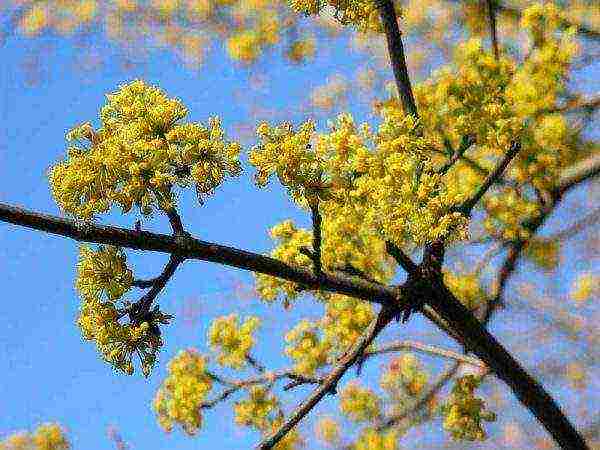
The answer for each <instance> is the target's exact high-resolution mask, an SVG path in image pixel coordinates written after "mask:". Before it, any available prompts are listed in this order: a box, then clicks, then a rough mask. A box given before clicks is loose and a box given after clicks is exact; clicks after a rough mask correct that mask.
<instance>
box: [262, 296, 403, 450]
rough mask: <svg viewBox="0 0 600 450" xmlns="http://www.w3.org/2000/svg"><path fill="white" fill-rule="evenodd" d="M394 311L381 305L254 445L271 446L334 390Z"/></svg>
mask: <svg viewBox="0 0 600 450" xmlns="http://www.w3.org/2000/svg"><path fill="white" fill-rule="evenodd" d="M393 317H394V311H392V310H391V309H389V308H386V307H382V309H381V311H380V312H379V314H378V316H377V318H375V319H374V320H373V321H372V322H371V324H370V325H369V327H368V328H367V329H366V330H365V332H364V333H363V335H362V336H361V337H360V338H359V339H357V341H356V342H355V343H354V345H353V346H352V347H351V348H350V350H349V351H348V352H347V353H346V355H344V357H343V358H342V360H341V361H340V362H339V364H338V365H337V366H335V367H334V369H333V370H332V371H331V372H330V373H329V374H328V375H327V376H326V377H325V379H324V381H323V383H322V384H321V385H320V386H319V387H318V388H317V389H315V391H314V392H313V393H312V394H311V395H310V396H309V397H308V398H307V399H306V400H305V401H304V402H302V404H301V405H300V406H298V408H296V410H295V411H294V412H293V413H292V415H291V416H290V417H289V418H288V419H287V420H286V421H284V422H283V424H281V426H280V427H279V428H278V429H277V430H276V431H275V432H274V433H273V434H271V435H270V436H268V437H267V438H265V439H264V440H263V441H262V442H261V443H260V444H258V446H257V447H256V448H257V449H259V450H267V449H271V448H273V447H274V446H275V445H276V444H277V443H278V442H279V441H280V440H281V439H283V437H284V436H285V435H286V434H287V433H288V432H289V431H290V430H291V429H292V428H293V427H294V426H295V425H296V424H297V423H298V422H300V420H302V418H303V417H305V416H306V415H307V414H308V413H309V412H310V411H311V410H312V409H313V408H314V407H315V406H316V405H317V404H318V403H319V402H320V401H321V399H322V398H323V397H325V395H327V394H329V393H331V392H332V391H334V390H335V387H336V385H337V383H338V381H339V380H340V378H342V376H343V375H344V374H345V373H346V371H347V370H348V369H350V367H352V366H353V365H354V363H356V362H357V361H358V360H359V359H360V358H361V356H362V355H363V353H364V351H365V349H366V348H367V347H368V346H369V345H370V344H371V342H373V340H374V339H375V337H377V335H378V334H379V332H380V331H381V330H383V329H384V328H385V326H386V325H387V324H388V323H389V322H390V321H391V320H392V318H393Z"/></svg>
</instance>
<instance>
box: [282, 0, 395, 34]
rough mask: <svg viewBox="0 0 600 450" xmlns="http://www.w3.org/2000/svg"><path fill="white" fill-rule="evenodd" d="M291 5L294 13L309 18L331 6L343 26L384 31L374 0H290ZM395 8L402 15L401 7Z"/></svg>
mask: <svg viewBox="0 0 600 450" xmlns="http://www.w3.org/2000/svg"><path fill="white" fill-rule="evenodd" d="M289 4H290V6H291V7H292V9H293V10H294V11H296V12H299V13H302V14H305V15H307V16H308V15H314V14H319V13H320V12H321V11H322V10H323V8H325V7H327V6H329V7H332V8H334V11H335V13H334V14H335V18H336V19H337V20H338V21H339V22H340V23H342V24H343V25H354V26H356V28H357V29H358V30H359V31H361V32H368V31H376V32H382V31H383V28H382V26H381V23H380V19H379V11H378V9H377V5H376V2H375V1H374V0H346V1H339V0H327V1H323V0H289ZM395 6H396V12H397V14H400V8H399V6H397V5H395Z"/></svg>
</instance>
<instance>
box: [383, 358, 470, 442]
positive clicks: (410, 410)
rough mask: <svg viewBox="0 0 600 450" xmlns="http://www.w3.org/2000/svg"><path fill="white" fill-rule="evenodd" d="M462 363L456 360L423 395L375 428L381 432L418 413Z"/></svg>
mask: <svg viewBox="0 0 600 450" xmlns="http://www.w3.org/2000/svg"><path fill="white" fill-rule="evenodd" d="M459 367H460V363H458V362H456V363H454V364H452V365H451V366H450V367H448V368H447V369H445V370H444V371H443V372H442V373H441V374H440V375H439V376H438V377H437V379H436V380H435V382H434V383H432V384H431V385H430V386H428V387H427V389H426V390H425V391H424V392H423V393H421V395H420V396H419V397H418V398H417V399H415V401H413V402H411V403H410V404H409V405H407V406H406V407H405V408H403V409H402V411H400V412H398V413H396V414H393V415H391V416H390V417H387V418H385V419H384V420H382V421H381V423H379V424H378V425H377V426H376V427H375V429H376V430H377V431H379V432H381V431H385V430H387V429H388V428H390V427H393V426H395V425H397V424H398V423H400V422H401V421H402V420H403V419H404V418H406V417H408V416H409V415H411V414H416V413H417V412H418V411H420V410H421V409H422V408H423V407H425V406H426V405H428V404H429V403H430V402H431V400H432V399H433V398H434V397H435V396H436V395H437V393H438V392H439V391H440V390H441V389H442V388H443V387H444V385H445V384H446V383H447V382H448V381H449V380H450V379H451V378H452V377H453V376H454V375H455V374H456V372H458V369H459Z"/></svg>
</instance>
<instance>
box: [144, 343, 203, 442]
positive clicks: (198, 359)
mask: <svg viewBox="0 0 600 450" xmlns="http://www.w3.org/2000/svg"><path fill="white" fill-rule="evenodd" d="M167 371H168V376H167V378H166V379H165V380H164V382H163V384H162V386H161V387H160V388H159V390H158V392H157V393H156V396H155V398H154V401H153V403H152V407H153V409H154V411H155V412H156V414H157V415H158V423H159V424H160V426H161V427H162V428H163V429H164V430H165V431H166V432H171V431H172V429H173V425H174V424H178V425H180V426H181V428H182V429H183V430H184V431H185V432H186V433H187V434H189V435H193V434H194V433H196V431H198V429H199V428H200V427H201V426H202V415H201V408H200V406H201V404H202V402H203V401H204V400H205V399H206V396H207V394H208V393H209V392H210V390H211V388H212V379H211V378H210V376H209V375H208V374H207V373H206V359H205V358H204V357H203V356H201V355H200V354H199V353H198V352H197V351H195V350H193V349H189V350H185V351H181V352H179V354H178V355H177V356H175V357H174V358H173V359H172V360H171V361H170V362H169V364H168V366H167Z"/></svg>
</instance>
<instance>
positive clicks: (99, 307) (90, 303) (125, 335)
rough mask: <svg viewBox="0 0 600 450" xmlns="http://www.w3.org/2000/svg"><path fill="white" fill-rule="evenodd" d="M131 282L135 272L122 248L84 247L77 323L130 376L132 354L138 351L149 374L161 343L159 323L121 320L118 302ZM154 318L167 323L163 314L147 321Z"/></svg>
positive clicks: (109, 361)
mask: <svg viewBox="0 0 600 450" xmlns="http://www.w3.org/2000/svg"><path fill="white" fill-rule="evenodd" d="M132 281H133V274H132V272H131V270H130V269H129V268H128V267H127V261H126V257H125V254H124V253H123V252H122V250H121V249H118V248H116V247H113V246H106V247H104V246H99V248H98V250H97V251H94V250H92V249H91V248H89V247H87V246H82V247H81V249H80V255H79V262H78V264H77V279H76V282H75V286H76V288H77V290H78V291H79V293H80V294H81V306H80V311H79V317H78V318H77V324H78V326H79V328H80V329H81V333H82V335H83V338H84V339H86V340H91V341H95V342H96V346H97V348H98V351H99V352H100V354H101V355H102V357H103V359H104V360H105V361H106V362H108V363H109V364H111V365H112V366H113V367H114V368H116V369H118V370H120V371H121V372H124V373H126V374H128V375H131V374H132V373H133V362H132V357H133V355H134V354H136V355H138V356H139V358H140V361H141V365H142V372H143V373H144V375H146V376H148V375H149V374H150V371H151V370H152V367H153V366H154V363H155V361H156V354H157V352H158V350H159V349H160V347H161V346H162V340H161V338H160V334H159V331H158V325H157V324H156V323H154V322H152V323H149V322H148V321H142V322H140V323H133V322H132V323H127V324H121V323H119V320H120V319H121V317H122V315H123V314H121V313H120V312H119V310H118V308H117V305H116V303H115V301H117V300H119V299H120V298H121V297H122V296H123V294H124V293H125V292H127V291H128V290H129V289H130V288H131V285H132ZM103 295H104V296H106V299H103ZM151 318H152V319H158V320H159V321H161V323H167V321H166V320H163V317H162V316H160V315H156V314H154V315H149V316H148V320H152V319H151ZM164 319H166V316H164Z"/></svg>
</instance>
